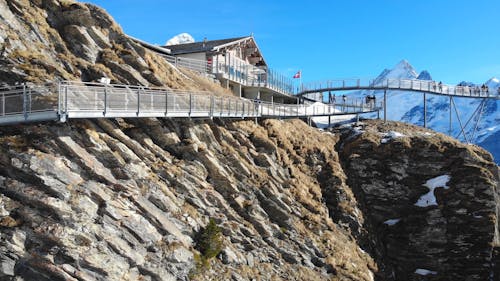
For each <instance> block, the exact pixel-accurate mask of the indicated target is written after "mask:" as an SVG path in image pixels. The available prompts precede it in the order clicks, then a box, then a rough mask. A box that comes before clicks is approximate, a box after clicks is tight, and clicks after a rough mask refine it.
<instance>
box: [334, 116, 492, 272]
mask: <svg viewBox="0 0 500 281" xmlns="http://www.w3.org/2000/svg"><path fill="white" fill-rule="evenodd" d="M394 130H396V132H395V131H394ZM360 132H361V133H360ZM339 133H341V141H340V142H339V143H338V144H337V148H338V149H339V151H340V155H341V161H342V164H343V167H344V170H345V173H346V174H347V175H348V180H347V182H348V183H349V186H350V187H351V188H352V190H353V192H354V193H355V195H356V198H357V199H358V202H359V204H360V206H362V207H361V209H362V210H363V213H364V214H366V216H367V220H366V221H367V224H366V225H365V226H366V229H367V231H368V234H367V235H366V237H364V239H366V240H367V241H368V242H367V244H368V245H370V246H369V248H366V250H367V251H368V252H369V253H371V254H373V255H372V256H373V257H374V258H375V259H376V260H377V261H379V264H383V265H384V267H385V268H384V270H385V271H386V275H388V276H394V277H395V279H396V280H422V278H423V277H422V276H418V275H416V274H415V272H416V271H417V270H418V269H425V270H428V271H429V272H432V273H431V274H429V276H428V277H427V278H431V279H432V280H434V279H435V280H490V279H489V278H490V276H492V275H491V272H492V269H493V267H494V264H495V262H493V261H492V257H494V256H495V255H496V250H495V249H494V247H493V245H498V229H497V227H498V206H499V205H498V192H499V190H498V187H499V186H498V174H499V173H498V171H499V170H498V167H497V166H496V165H495V164H494V163H492V158H491V155H489V154H488V153H487V152H485V151H484V150H482V149H480V148H478V147H477V146H473V145H464V144H461V143H459V142H457V141H456V140H454V139H451V138H449V137H446V136H444V135H441V134H437V133H433V132H431V131H426V130H424V129H419V128H416V127H414V126H408V125H404V124H397V123H396V124H391V125H384V124H381V123H374V124H370V125H369V126H366V128H365V127H360V128H357V130H354V131H353V130H350V129H349V130H339ZM439 177H447V178H448V180H447V183H446V184H445V186H444V187H436V188H435V189H433V191H432V192H429V188H428V187H426V186H424V185H425V184H426V182H427V181H429V180H433V179H436V178H439ZM426 194H429V195H431V196H425V195H426ZM423 196H425V197H423ZM487 268H490V270H486V269H487ZM491 278H492V277H491ZM495 278H499V275H498V273H497V275H496V277H495ZM491 280H496V279H491Z"/></svg>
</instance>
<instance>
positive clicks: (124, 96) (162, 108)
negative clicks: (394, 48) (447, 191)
mask: <svg viewBox="0 0 500 281" xmlns="http://www.w3.org/2000/svg"><path fill="white" fill-rule="evenodd" d="M380 109H381V107H376V106H375V104H364V103H362V102H360V101H354V100H349V101H346V102H344V103H342V104H330V105H325V104H318V103H316V104H278V103H267V102H260V101H254V100H249V99H244V98H238V97H234V96H215V95H213V94H211V93H209V92H186V91H176V90H171V89H165V88H146V87H136V86H128V85H103V84H98V83H80V82H64V83H59V84H52V85H37V86H31V87H27V86H25V85H21V86H15V87H7V88H2V89H0V124H13V123H20V122H35V121H46V120H57V121H66V119H68V118H69V119H72V118H119V117H122V118H141V117H172V118H174V117H192V118H213V117H220V118H249V117H251V118H254V117H268V118H276V117H278V118H281V117H313V116H328V115H345V114H360V113H367V112H373V111H377V110H380Z"/></svg>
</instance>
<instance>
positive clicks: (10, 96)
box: [0, 84, 57, 116]
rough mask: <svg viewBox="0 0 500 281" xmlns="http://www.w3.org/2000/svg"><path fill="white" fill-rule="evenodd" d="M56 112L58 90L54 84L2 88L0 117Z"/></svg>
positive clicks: (0, 92)
mask: <svg viewBox="0 0 500 281" xmlns="http://www.w3.org/2000/svg"><path fill="white" fill-rule="evenodd" d="M56 110H57V89H56V87H54V84H46V85H26V84H23V85H16V86H11V87H3V88H0V116H8V115H19V114H24V115H25V114H31V113H37V112H45V111H56Z"/></svg>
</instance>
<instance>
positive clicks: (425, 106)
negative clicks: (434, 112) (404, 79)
mask: <svg viewBox="0 0 500 281" xmlns="http://www.w3.org/2000/svg"><path fill="white" fill-rule="evenodd" d="M412 83H413V80H412ZM424 128H427V94H426V93H424Z"/></svg>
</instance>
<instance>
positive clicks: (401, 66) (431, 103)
mask: <svg viewBox="0 0 500 281" xmlns="http://www.w3.org/2000/svg"><path fill="white" fill-rule="evenodd" d="M388 78H399V79H421V80H432V76H431V75H430V73H429V72H427V71H425V70H424V71H422V72H421V73H420V74H418V75H417V71H416V70H415V69H414V68H413V66H411V65H410V63H409V62H408V61H406V60H402V61H401V62H400V63H398V64H397V65H396V66H395V67H394V68H392V69H385V70H384V71H382V73H381V74H380V75H379V76H378V77H377V78H376V80H377V81H383V80H385V79H388ZM459 84H461V85H474V84H473V83H470V82H460V83H459ZM484 84H486V85H488V87H489V88H490V89H491V90H493V89H494V90H495V91H497V89H498V88H499V87H500V81H499V79H497V78H491V79H490V80H488V81H486V82H485V83H484ZM481 85H482V83H481V84H480V85H479V86H481ZM368 94H375V95H376V96H377V100H382V98H383V91H356V92H352V93H350V95H351V96H354V97H364V96H365V95H368ZM449 101H450V100H449V98H448V97H444V96H437V95H427V124H428V127H429V128H431V129H433V130H435V131H438V132H442V133H446V134H450V135H452V136H453V137H457V136H459V135H460V131H461V129H460V125H459V123H460V122H462V124H463V125H465V124H466V123H467V121H469V119H471V116H473V114H474V113H475V111H476V109H478V110H479V109H481V107H480V104H481V99H471V98H454V102H455V104H456V106H457V111H458V112H459V115H460V121H459V120H458V118H457V115H456V113H455V109H454V108H452V128H451V132H450V126H449V118H450V117H449V116H450V106H449ZM387 108H388V110H387V116H388V118H389V119H391V120H397V121H403V122H407V123H412V124H417V125H421V126H422V125H423V123H424V119H423V118H424V113H423V96H422V94H421V93H411V92H404V91H391V92H390V93H389V94H388V100H387ZM372 116H373V115H372ZM474 116H475V117H473V118H472V119H471V120H470V121H469V122H468V124H467V127H466V131H467V134H468V137H469V140H470V141H472V142H473V143H475V144H478V145H480V146H482V147H484V148H485V149H487V150H489V151H490V152H491V153H492V154H493V156H494V157H495V161H496V162H497V163H500V100H492V99H489V100H486V102H485V104H484V105H483V106H482V114H481V118H480V119H479V122H477V130H476V133H475V134H474V133H473V132H474V128H475V127H476V120H477V116H479V114H476V115H474ZM459 139H461V140H464V139H463V136H461V135H460V137H459Z"/></svg>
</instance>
